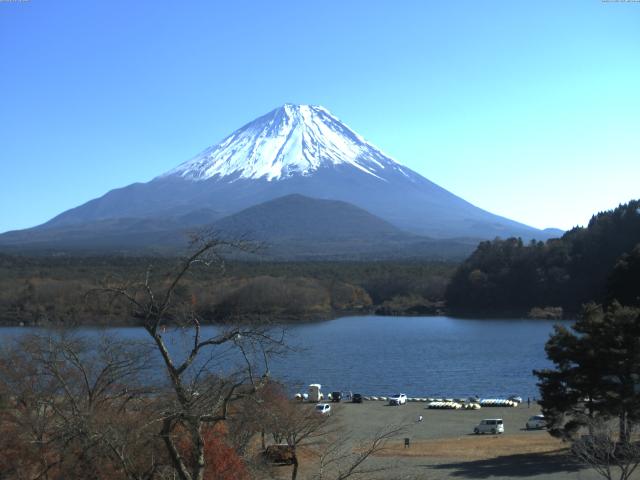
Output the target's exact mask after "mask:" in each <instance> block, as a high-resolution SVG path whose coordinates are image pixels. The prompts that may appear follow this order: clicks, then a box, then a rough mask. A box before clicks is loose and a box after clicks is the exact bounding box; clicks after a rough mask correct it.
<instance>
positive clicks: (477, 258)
mask: <svg viewBox="0 0 640 480" xmlns="http://www.w3.org/2000/svg"><path fill="white" fill-rule="evenodd" d="M614 299H615V300H618V301H619V302H620V303H622V304H625V305H640V200H635V201H631V202H629V203H628V204H625V205H620V206H619V207H618V208H616V209H615V210H612V211H608V212H601V213H598V214H597V215H594V216H593V217H592V218H591V220H590V222H589V224H588V226H587V227H586V228H574V229H573V230H571V231H569V232H567V233H565V234H564V235H563V236H562V237H561V238H559V239H551V240H548V241H547V242H546V243H543V242H535V241H532V242H530V243H529V244H524V243H523V242H522V240H521V239H517V238H510V239H507V240H502V239H496V240H493V241H487V242H482V243H481V244H480V245H479V246H478V248H477V249H476V251H475V252H474V253H473V254H472V255H471V256H470V257H469V258H468V259H467V260H466V261H465V262H463V263H462V265H461V266H460V267H459V268H458V269H457V271H456V272H455V274H454V276H453V278H452V280H451V283H450V284H449V286H448V287H447V291H446V300H447V306H448V308H449V310H450V311H451V312H454V313H459V314H465V313H471V312H473V313H475V314H477V313H478V312H483V313H485V314H495V313H499V314H506V313H512V314H523V313H526V312H529V311H531V309H534V308H536V307H561V308H562V309H563V311H564V313H565V315H573V314H575V313H577V312H578V311H579V310H580V308H581V306H582V305H583V304H585V303H587V302H590V301H595V302H598V303H609V302H611V301H613V300H614Z"/></svg>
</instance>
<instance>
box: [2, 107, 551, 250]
mask: <svg viewBox="0 0 640 480" xmlns="http://www.w3.org/2000/svg"><path fill="white" fill-rule="evenodd" d="M301 195H302V196H304V197H308V198H310V199H312V200H313V199H315V200H332V201H338V202H339V203H338V204H336V203H332V204H331V205H332V206H331V208H332V209H334V210H332V211H335V209H336V208H338V207H336V205H347V204H350V205H347V207H349V209H348V210H349V211H355V210H352V209H350V207H355V208H356V209H358V210H364V211H365V213H366V214H367V215H370V216H371V217H372V218H374V217H375V218H376V221H378V220H379V221H382V222H384V223H385V225H387V224H388V226H389V228H392V229H395V230H397V232H396V233H397V235H406V236H407V237H406V238H407V239H409V238H414V239H415V238H418V237H421V238H422V237H428V238H430V239H433V240H434V241H438V242H441V241H442V239H452V238H458V239H460V238H465V239H473V241H475V240H480V239H492V238H494V237H497V236H500V237H507V236H520V237H523V238H524V239H530V238H536V239H539V240H544V239H546V238H549V237H550V236H551V235H552V234H554V235H555V234H557V233H558V232H557V231H547V230H537V229H535V228H532V227H529V226H527V225H524V224H522V223H518V222H515V221H513V220H509V219H507V218H504V217H500V216H497V215H494V214H492V213H489V212H487V211H485V210H482V209H480V208H478V207H476V206H474V205H472V204H471V203H469V202H467V201H465V200H463V199H462V198H460V197H457V196H456V195H454V194H452V193H451V192H449V191H447V190H445V189H444V188H442V187H440V186H438V185H436V184H435V183H433V182H431V181H429V180H427V179H426V178H424V177H423V176H421V175H420V174H418V173H416V172H414V171H413V170H411V169H409V168H408V167H406V166H404V165H402V164H400V163H398V162H397V161H395V160H393V159H392V158H390V157H389V156H387V155H385V154H384V153H383V152H382V151H380V150H379V149H378V148H376V147H375V146H373V145H372V144H371V143H369V142H367V141H366V140H365V139H364V138H362V137H361V136H360V135H358V134H357V133H355V132H354V131H353V130H351V129H350V128H349V127H347V126H346V125H345V124H344V123H342V122H341V121H340V120H339V119H338V118H336V117H335V116H334V115H332V114H331V113H330V112H329V111H328V110H327V109H325V108H323V107H320V106H312V105H293V104H285V105H283V106H282V107H279V108H277V109H275V110H273V111H271V112H269V113H267V114H266V115H263V116H261V117H259V118H257V119H256V120H254V121H252V122H250V123H248V124H246V125H244V126H243V127H241V128H240V129H238V130H236V131H235V132H233V133H232V134H231V135H229V136H228V137H226V138H224V139H223V140H222V141H221V142H220V143H217V144H215V145H213V146H211V147H209V148H207V149H205V150H204V151H202V152H201V153H199V154H198V155H196V156H195V157H194V158H192V159H191V160H188V161H186V162H184V163H182V164H180V165H179V166H177V167H176V168H174V169H172V170H170V171H168V172H166V173H164V174H161V175H159V176H157V177H155V178H154V179H153V180H151V181H150V182H147V183H135V184H132V185H129V186H127V187H124V188H119V189H115V190H112V191H110V192H108V193H106V194H105V195H103V196H102V197H99V198H96V199H94V200H91V201H89V202H87V203H85V204H83V205H81V206H79V207H76V208H73V209H71V210H68V211H66V212H63V213H61V214H60V215H58V216H56V217H55V218H53V219H52V220H50V221H48V222H47V223H45V224H43V225H40V226H38V227H34V228H31V229H27V230H21V231H14V232H8V233H5V234H3V235H0V246H2V245H4V246H14V247H15V246H18V245H21V246H29V245H31V246H35V247H46V248H56V247H69V248H72V247H87V248H89V247H91V246H96V245H103V246H104V248H108V247H113V248H125V249H126V248H129V247H142V246H144V245H146V244H155V245H160V244H163V245H173V246H177V245H180V244H181V243H182V241H183V240H182V239H183V238H184V237H183V236H182V235H181V234H182V233H183V232H184V231H186V230H188V229H192V228H194V227H198V226H203V225H214V227H215V226H216V225H218V226H220V228H223V227H224V225H226V224H228V223H229V222H228V221H227V222H226V223H225V221H223V219H224V218H225V217H229V216H231V215H236V214H238V213H240V212H241V211H243V210H245V209H249V208H250V207H255V206H257V205H260V204H263V203H264V202H269V201H272V200H274V199H277V198H280V197H287V198H292V199H295V200H296V202H297V205H299V204H301V203H300V198H299V196H301ZM282 203H283V202H276V203H271V204H268V205H272V208H276V209H277V208H282V207H281V206H282ZM303 203H304V202H303ZM304 204H305V205H306V204H307V203H304ZM318 205H324V206H326V205H329V203H321V204H318ZM318 205H316V207H318V208H324V207H319V206H318ZM347 207H345V208H347ZM318 208H312V209H311V211H312V212H315V213H310V215H311V214H317V212H318V211H319V210H318ZM289 211H290V209H289V210H287V209H285V210H283V215H290V213H287V212H289ZM295 211H296V214H297V215H298V216H299V218H302V216H304V212H303V211H301V210H300V208H296V210H295ZM271 213H272V214H274V213H275V215H271V217H270V218H273V222H276V223H277V221H278V220H277V218H278V217H277V210H276V211H272V212H271ZM359 215H360V214H359ZM331 217H332V216H331V215H329V216H326V218H327V219H328V218H331ZM242 218H243V219H244V220H243V222H244V223H243V224H244V225H246V226H247V230H248V231H251V223H250V222H249V223H247V222H248V220H247V219H248V218H251V216H250V215H244V216H242ZM336 218H340V219H341V221H342V222H348V221H349V220H348V218H349V217H348V215H337V216H336ZM359 218H364V217H363V216H362V215H360V217H359ZM282 220H283V221H284V220H285V219H282ZM308 220H309V219H305V222H301V223H303V224H304V223H307V222H308ZM286 221H287V223H288V225H289V226H291V224H292V219H291V218H288V219H286ZM358 224H359V225H364V224H362V223H358ZM275 228H276V229H277V226H275ZM301 228H302V227H301ZM326 228H328V229H333V228H337V229H340V228H341V227H340V226H338V225H331V224H330V223H329V224H327V225H326ZM300 233H301V235H302V234H303V233H304V232H300ZM369 233H370V232H368V231H367V229H366V228H365V227H364V226H363V230H362V238H363V239H365V238H366V237H367V236H368V235H369ZM397 235H396V239H397V238H398V237H397ZM302 236H303V237H304V235H302ZM423 239H424V238H423ZM308 240H309V242H312V241H313V239H308ZM367 240H368V241H370V240H371V239H370V238H369V239H367ZM467 241H470V240H467ZM396 247H397V245H396Z"/></svg>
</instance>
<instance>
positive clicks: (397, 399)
mask: <svg viewBox="0 0 640 480" xmlns="http://www.w3.org/2000/svg"><path fill="white" fill-rule="evenodd" d="M405 403H407V396H406V395H405V394H404V393H396V394H395V395H391V396H390V397H389V405H404V404H405Z"/></svg>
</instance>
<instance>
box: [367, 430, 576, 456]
mask: <svg viewBox="0 0 640 480" xmlns="http://www.w3.org/2000/svg"><path fill="white" fill-rule="evenodd" d="M564 448H565V446H564V445H563V443H562V442H561V441H560V440H558V439H555V438H552V437H551V436H549V435H536V436H531V435H509V436H486V435H483V436H475V435H473V436H465V437H457V438H446V439H442V440H420V441H416V442H411V446H410V447H409V448H405V447H404V443H401V442H394V443H393V444H389V445H388V446H387V448H385V449H384V450H383V451H382V452H379V453H378V454H377V456H381V457H430V458H456V459H459V460H486V459H490V458H496V457H500V456H505V455H516V454H527V453H551V452H558V453H559V452H560V451H561V450H563V449H564Z"/></svg>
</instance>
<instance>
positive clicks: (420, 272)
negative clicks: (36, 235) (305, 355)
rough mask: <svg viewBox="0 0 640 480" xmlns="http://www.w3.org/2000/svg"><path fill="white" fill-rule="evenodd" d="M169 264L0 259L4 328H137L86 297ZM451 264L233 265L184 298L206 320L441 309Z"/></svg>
mask: <svg viewBox="0 0 640 480" xmlns="http://www.w3.org/2000/svg"><path fill="white" fill-rule="evenodd" d="M177 264H178V259H175V258H167V257H156V258H152V257H119V256H102V257H43V256H40V257H25V256H10V255H0V324H5V325H6V324H14V325H15V324H25V325H51V324H54V325H60V324H64V325H73V324H120V325H122V324H135V322H136V320H135V319H132V318H129V317H128V316H127V314H126V309H124V308H123V306H122V305H119V304H118V303H117V302H115V303H110V304H109V303H105V302H99V301H98V300H97V299H96V298H95V297H92V296H90V295H89V296H87V295H86V294H87V293H88V292H90V291H91V290H92V289H95V288H100V287H102V286H104V285H114V284H118V283H123V282H133V281H140V280H141V279H144V278H145V275H146V272H147V269H148V268H149V267H151V274H152V277H153V278H155V279H156V281H158V282H162V281H164V279H166V275H167V274H168V272H171V271H172V269H175V267H176V265H177ZM454 269H455V264H453V263H446V262H418V261H412V262H408V261H407V262H400V261H398V262H391V261H389V262H239V261H234V262H228V263H226V264H225V268H224V270H221V269H219V268H206V267H201V268H194V269H193V270H192V271H191V272H190V274H189V276H188V277H187V278H185V279H184V281H183V288H182V289H181V290H180V292H178V293H179V294H180V295H181V296H182V297H183V298H184V299H185V301H188V302H189V303H193V305H194V306H195V308H196V310H197V312H198V313H199V314H200V316H201V318H202V319H203V321H206V322H224V321H237V320H239V321H243V320H257V321H274V320H275V321H281V320H285V321H299V320H309V319H319V318H329V317H333V316H336V315H344V314H351V313H358V312H362V313H373V312H378V313H382V314H410V315H418V314H429V313H435V312H436V311H440V309H441V308H442V302H443V298H444V292H445V288H446V284H447V282H448V281H449V278H450V277H451V274H452V273H453V270H454Z"/></svg>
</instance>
